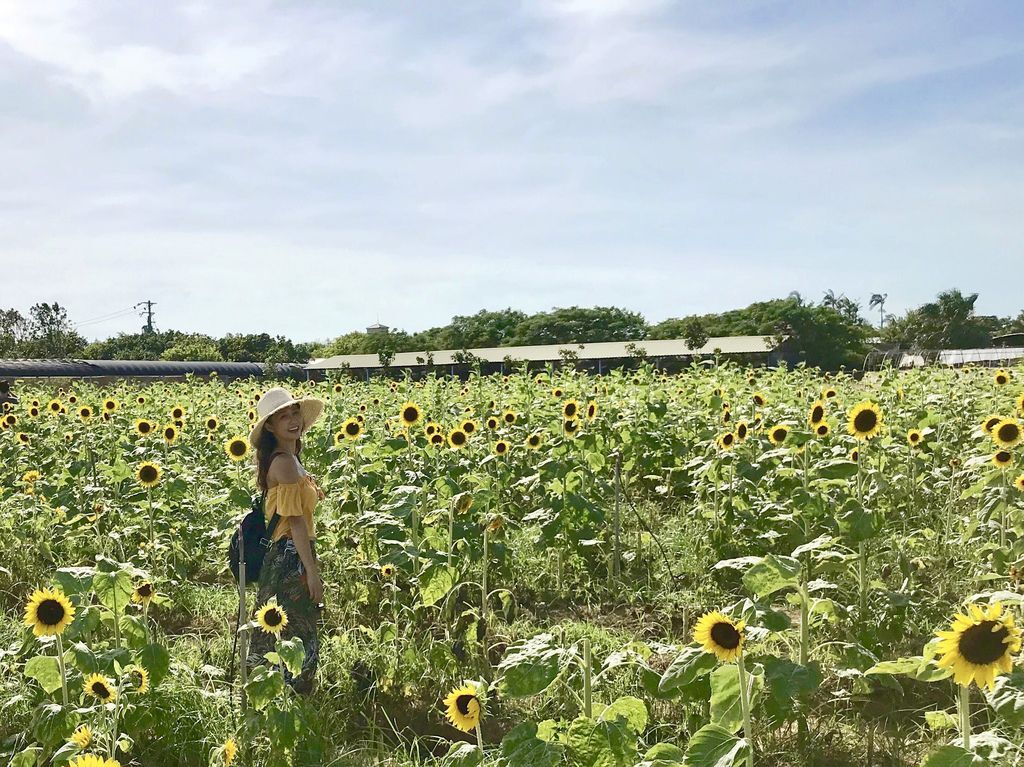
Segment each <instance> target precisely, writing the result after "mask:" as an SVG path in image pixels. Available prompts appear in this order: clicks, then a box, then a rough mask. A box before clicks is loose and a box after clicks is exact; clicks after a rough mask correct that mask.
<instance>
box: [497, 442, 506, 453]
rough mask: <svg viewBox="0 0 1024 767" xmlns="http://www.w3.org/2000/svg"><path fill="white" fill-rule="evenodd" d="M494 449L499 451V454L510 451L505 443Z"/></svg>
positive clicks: (500, 443)
mask: <svg viewBox="0 0 1024 767" xmlns="http://www.w3.org/2000/svg"><path fill="white" fill-rule="evenodd" d="M494 449H495V450H497V451H498V452H499V453H504V452H505V451H506V450H508V445H506V444H505V443H504V442H499V443H498V444H497V445H495V446H494Z"/></svg>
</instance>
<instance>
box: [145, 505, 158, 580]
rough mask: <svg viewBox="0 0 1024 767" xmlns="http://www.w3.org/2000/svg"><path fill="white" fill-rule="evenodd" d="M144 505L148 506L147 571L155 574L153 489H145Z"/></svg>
mask: <svg viewBox="0 0 1024 767" xmlns="http://www.w3.org/2000/svg"><path fill="white" fill-rule="evenodd" d="M146 503H147V505H148V506H149V569H150V570H152V571H153V572H156V534H155V532H154V531H153V488H151V487H147V488H146Z"/></svg>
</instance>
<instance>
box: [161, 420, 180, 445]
mask: <svg viewBox="0 0 1024 767" xmlns="http://www.w3.org/2000/svg"><path fill="white" fill-rule="evenodd" d="M163 435H164V442H166V443H167V444H168V445H173V444H174V443H175V442H177V441H178V427H177V426H175V425H174V424H173V423H169V424H167V425H166V426H165V427H164V430H163Z"/></svg>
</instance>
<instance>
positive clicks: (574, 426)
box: [562, 418, 580, 437]
mask: <svg viewBox="0 0 1024 767" xmlns="http://www.w3.org/2000/svg"><path fill="white" fill-rule="evenodd" d="M579 430H580V422H579V421H577V420H576V419H575V418H566V419H565V420H563V421H562V433H563V434H565V435H567V436H569V437H575V436H576V434H577V433H578V432H579Z"/></svg>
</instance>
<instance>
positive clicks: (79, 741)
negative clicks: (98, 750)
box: [71, 724, 92, 748]
mask: <svg viewBox="0 0 1024 767" xmlns="http://www.w3.org/2000/svg"><path fill="white" fill-rule="evenodd" d="M71 742H72V743H74V744H75V745H76V746H78V747H79V748H88V747H89V744H90V743H92V728H91V727H90V726H89V725H87V724H82V725H79V726H78V729H76V730H75V732H74V734H73V735H72V736H71Z"/></svg>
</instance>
